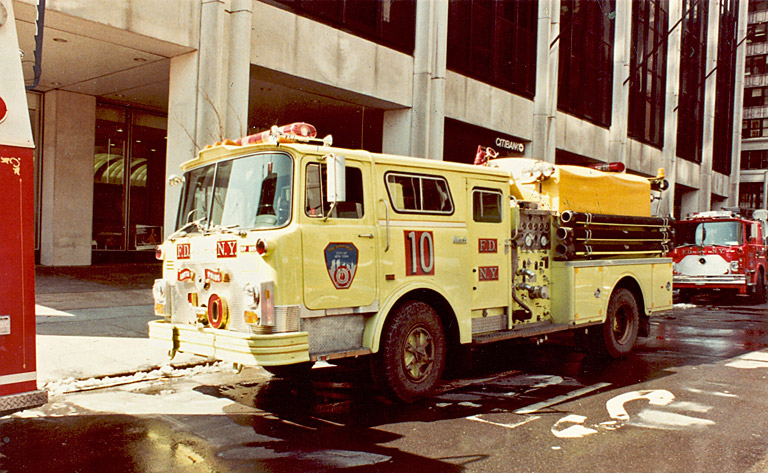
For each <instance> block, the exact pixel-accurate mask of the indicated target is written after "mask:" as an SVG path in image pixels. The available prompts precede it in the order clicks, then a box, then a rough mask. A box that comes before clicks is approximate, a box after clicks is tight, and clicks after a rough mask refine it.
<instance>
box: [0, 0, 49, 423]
mask: <svg viewBox="0 0 768 473" xmlns="http://www.w3.org/2000/svg"><path fill="white" fill-rule="evenodd" d="M0 71H2V73H0V203H2V205H0V222H3V226H4V228H5V229H6V231H5V232H4V234H3V238H2V239H0V293H2V294H3V297H2V298H0V415H1V414H4V413H7V412H12V411H15V410H19V409H23V408H27V407H32V406H37V405H41V404H44V403H45V402H46V401H47V399H48V394H47V392H46V391H43V390H38V389H37V371H36V363H35V267H34V260H35V257H34V208H33V201H34V194H33V170H32V151H33V148H34V143H33V142H32V130H31V127H30V123H29V111H28V108H27V99H26V93H25V92H24V77H23V75H22V71H21V57H20V56H19V43H18V39H17V37H16V22H15V21H14V16H13V4H12V2H11V0H0Z"/></svg>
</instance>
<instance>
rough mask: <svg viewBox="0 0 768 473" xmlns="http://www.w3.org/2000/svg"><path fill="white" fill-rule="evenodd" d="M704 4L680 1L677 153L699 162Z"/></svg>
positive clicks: (705, 38) (705, 53)
mask: <svg viewBox="0 0 768 473" xmlns="http://www.w3.org/2000/svg"><path fill="white" fill-rule="evenodd" d="M707 5H708V2H703V1H697V0H683V18H682V43H681V47H680V97H679V99H678V107H679V108H678V111H677V156H679V157H680V158H682V159H685V160H687V161H691V162H694V163H700V162H701V147H702V140H703V134H704V77H705V76H706V57H707Z"/></svg>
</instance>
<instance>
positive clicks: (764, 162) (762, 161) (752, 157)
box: [741, 120, 768, 170]
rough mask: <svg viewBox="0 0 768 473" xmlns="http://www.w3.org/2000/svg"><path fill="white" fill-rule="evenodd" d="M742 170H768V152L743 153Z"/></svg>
mask: <svg viewBox="0 0 768 473" xmlns="http://www.w3.org/2000/svg"><path fill="white" fill-rule="evenodd" d="M766 121H768V120H766ZM741 169H743V170H748V169H768V150H755V151H742V152H741Z"/></svg>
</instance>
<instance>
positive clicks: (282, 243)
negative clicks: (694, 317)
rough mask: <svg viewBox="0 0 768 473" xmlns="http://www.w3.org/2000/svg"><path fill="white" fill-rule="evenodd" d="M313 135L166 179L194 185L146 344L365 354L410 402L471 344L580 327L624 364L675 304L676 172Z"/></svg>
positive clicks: (288, 130)
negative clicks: (659, 206)
mask: <svg viewBox="0 0 768 473" xmlns="http://www.w3.org/2000/svg"><path fill="white" fill-rule="evenodd" d="M315 136H316V131H315V129H314V127H312V126H311V125H308V124H304V123H297V124H292V125H288V126H286V127H282V128H277V127H273V128H272V130H270V131H267V132H262V133H260V134H257V135H251V136H248V137H244V138H241V139H239V140H237V141H225V142H223V143H217V144H216V145H213V146H209V147H207V148H206V149H204V150H202V151H201V152H200V153H199V156H198V157H197V158H195V159H193V160H191V161H188V162H186V163H184V164H183V165H182V170H183V177H180V176H174V177H172V178H171V179H170V180H169V182H170V183H171V184H172V185H173V184H177V185H182V186H183V191H182V198H181V202H180V206H179V211H178V222H177V228H178V230H177V231H176V232H175V233H173V234H172V235H170V237H169V238H168V239H167V240H166V241H165V242H164V243H163V244H162V245H161V246H160V247H158V257H159V258H160V259H162V261H163V277H162V279H158V280H157V281H156V282H155V285H154V288H153V293H154V297H155V314H156V315H157V316H161V317H163V319H162V320H157V321H152V322H150V323H149V334H150V338H152V339H155V340H158V341H160V342H161V343H164V344H166V346H168V347H169V348H170V349H171V350H172V352H173V353H175V352H177V351H179V352H189V353H195V354H199V355H203V356H211V357H214V358H216V359H221V360H227V361H232V362H234V363H236V364H243V365H260V366H263V367H264V368H265V369H267V370H268V371H270V372H273V373H275V374H279V375H285V374H287V373H292V374H294V375H295V374H298V373H301V372H302V370H306V369H307V368H308V367H310V366H311V365H312V363H313V362H315V361H319V360H323V361H331V362H333V361H334V360H337V359H342V358H354V357H361V356H366V357H368V358H369V359H370V365H371V370H372V373H373V376H374V379H375V380H376V381H377V383H378V384H379V386H380V387H381V389H382V390H383V391H384V393H385V394H387V395H388V396H389V397H391V398H393V399H396V400H401V401H406V402H407V401H412V400H414V399H417V398H420V397H423V396H426V395H428V394H429V393H430V392H431V391H432V390H433V388H434V387H435V386H436V384H437V383H438V381H439V379H440V377H441V375H442V372H443V369H444V367H445V363H446V357H447V355H448V354H449V352H453V353H457V351H454V350H458V349H459V348H460V347H461V346H462V345H464V346H467V345H473V344H475V345H476V344H484V343H490V342H495V341H500V340H506V339H512V338H520V337H538V336H543V335H546V334H550V333H553V332H558V331H565V330H572V331H576V332H578V333H579V334H580V335H587V336H586V337H582V338H585V339H589V340H591V342H592V344H593V346H595V347H597V348H599V349H600V350H602V351H603V352H605V353H607V354H609V355H610V356H613V357H621V356H623V355H625V354H626V353H628V352H629V351H630V350H631V349H632V346H633V345H634V343H635V341H636V339H637V337H638V335H641V336H646V335H648V331H649V329H650V322H649V317H650V316H651V315H652V314H654V313H656V312H659V311H663V310H666V309H669V308H671V306H672V262H671V259H670V258H668V257H666V255H667V253H668V252H669V251H670V250H671V246H670V245H671V243H670V241H671V234H670V224H671V222H670V221H669V220H668V219H664V218H656V217H652V216H651V215H650V202H651V198H650V197H651V194H652V192H653V190H654V189H657V188H660V187H662V182H663V176H661V175H660V176H658V177H657V178H655V179H647V178H644V177H640V176H632V175H628V174H626V173H611V172H602V171H598V170H594V169H588V168H584V167H577V166H556V165H552V164H548V163H545V162H541V161H536V160H532V159H522V158H504V159H491V160H487V161H486V160H482V162H481V164H482V165H466V164H457V163H448V162H442V161H433V160H427V159H417V158H408V157H401V156H392V155H385V154H374V153H370V152H367V151H364V150H350V149H341V148H334V147H332V146H331V143H330V141H331V140H330V137H326V138H325V139H323V140H320V139H316V138H315ZM480 151H481V153H480V154H481V155H486V157H487V155H488V154H493V153H492V150H490V149H487V150H480Z"/></svg>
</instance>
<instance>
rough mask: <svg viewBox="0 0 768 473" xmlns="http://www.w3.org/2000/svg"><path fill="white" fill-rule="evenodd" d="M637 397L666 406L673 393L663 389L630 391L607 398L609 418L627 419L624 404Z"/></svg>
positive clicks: (673, 397) (671, 399)
mask: <svg viewBox="0 0 768 473" xmlns="http://www.w3.org/2000/svg"><path fill="white" fill-rule="evenodd" d="M638 399H647V400H648V403H650V404H652V405H654V406H666V405H667V404H669V403H670V402H672V401H673V400H674V399H675V395H674V394H672V393H671V392H669V391H667V390H665V389H654V390H642V391H630V392H628V393H624V394H620V395H618V396H616V397H614V398H612V399H610V400H608V402H606V403H605V408H606V409H608V415H609V416H611V419H618V420H623V421H628V420H629V414H627V410H626V409H624V404H626V403H628V402H630V401H636V400H638Z"/></svg>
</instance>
